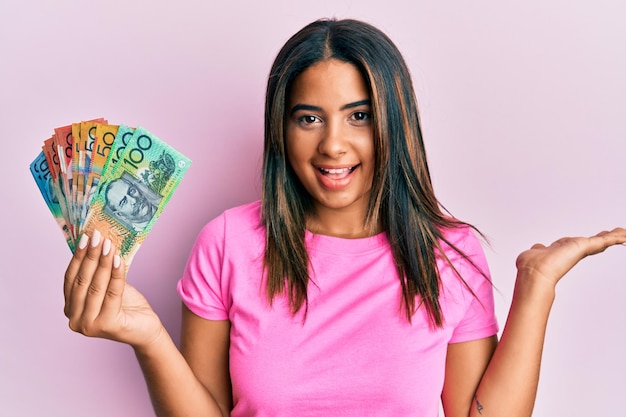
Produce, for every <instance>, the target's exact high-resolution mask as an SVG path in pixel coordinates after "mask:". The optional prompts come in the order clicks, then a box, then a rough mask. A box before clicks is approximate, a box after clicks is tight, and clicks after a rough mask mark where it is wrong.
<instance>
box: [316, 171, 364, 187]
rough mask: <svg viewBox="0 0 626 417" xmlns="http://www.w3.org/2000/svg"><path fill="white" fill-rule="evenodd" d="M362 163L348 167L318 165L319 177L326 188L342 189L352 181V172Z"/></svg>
mask: <svg viewBox="0 0 626 417" xmlns="http://www.w3.org/2000/svg"><path fill="white" fill-rule="evenodd" d="M359 166H360V165H352V166H346V167H333V168H331V167H319V166H318V167H316V168H317V172H318V179H319V180H320V182H321V184H322V186H324V188H327V189H330V190H340V189H342V188H345V187H347V186H348V185H349V184H350V182H351V181H352V175H351V174H352V173H353V172H354V171H355V170H356V169H357V168H358V167H359Z"/></svg>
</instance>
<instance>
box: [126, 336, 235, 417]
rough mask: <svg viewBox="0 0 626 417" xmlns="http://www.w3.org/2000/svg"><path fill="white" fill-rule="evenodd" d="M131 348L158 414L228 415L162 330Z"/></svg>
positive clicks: (178, 416) (172, 416)
mask: <svg viewBox="0 0 626 417" xmlns="http://www.w3.org/2000/svg"><path fill="white" fill-rule="evenodd" d="M134 350H135V355H136V356H137V360H138V361H139V365H140V366H141V369H142V371H143V374H144V377H145V380H146V383H147V385H148V391H149V392H150V398H151V399H152V404H153V406H154V410H155V412H156V414H157V415H158V416H159V417H183V416H185V417H187V416H214V417H223V416H228V413H229V411H228V410H222V409H220V406H219V405H218V403H217V401H216V400H215V399H214V398H213V396H212V395H211V393H210V392H209V391H208V390H207V389H206V388H205V387H204V386H203V385H202V383H201V382H200V381H199V380H198V378H196V376H195V375H194V373H193V371H192V370H191V368H190V367H189V365H188V363H187V361H186V360H185V358H184V357H183V355H182V354H181V353H180V351H179V350H178V348H177V347H176V345H175V344H174V342H173V341H172V339H171V337H170V336H169V334H168V333H167V332H166V331H165V330H163V332H162V333H161V336H160V337H159V338H158V339H157V340H155V341H154V342H153V343H151V344H150V346H148V347H143V348H135V349H134Z"/></svg>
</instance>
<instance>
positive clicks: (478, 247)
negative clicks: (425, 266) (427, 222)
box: [436, 224, 491, 288]
mask: <svg viewBox="0 0 626 417" xmlns="http://www.w3.org/2000/svg"><path fill="white" fill-rule="evenodd" d="M439 243H440V245H441V246H440V247H441V249H440V250H436V252H437V263H438V267H439V269H440V272H441V273H442V278H443V276H445V275H450V276H456V275H457V273H458V274H460V275H461V277H462V278H463V280H464V281H465V282H466V284H468V285H470V287H473V288H475V287H476V286H481V285H482V284H483V283H485V282H487V283H489V282H490V279H491V278H490V273H489V266H488V264H487V259H486V256H485V251H484V249H483V245H482V241H481V239H480V238H479V234H478V232H477V231H476V230H474V229H473V228H472V227H471V226H468V225H464V224H459V226H458V227H454V228H447V229H445V230H442V237H441V240H440V242H439ZM442 252H443V253H442ZM451 266H453V267H454V270H456V272H454V270H453V269H451V268H450V267H451ZM447 272H448V273H449V272H453V273H452V274H446V273H447Z"/></svg>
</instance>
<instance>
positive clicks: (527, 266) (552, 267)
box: [516, 227, 626, 286]
mask: <svg viewBox="0 0 626 417" xmlns="http://www.w3.org/2000/svg"><path fill="white" fill-rule="evenodd" d="M624 243H626V229H623V228H619V227H618V228H616V229H613V230H611V231H610V232H606V231H604V232H600V233H598V234H597V235H595V236H591V237H564V238H561V239H559V240H557V241H555V242H554V243H552V244H551V245H550V246H545V245H542V244H540V243H537V244H535V245H533V247H532V248H530V249H528V250H526V251H524V252H522V253H521V254H520V255H519V256H518V257H517V261H516V266H517V270H518V277H519V276H520V275H523V276H527V277H532V278H536V279H539V280H541V281H542V282H544V283H546V284H550V285H552V286H555V285H556V284H557V283H558V282H559V280H560V279H561V278H562V277H563V276H564V275H565V274H566V273H567V272H568V271H569V270H570V269H572V268H573V267H574V265H576V264H577V263H578V262H579V261H580V260H582V259H583V258H585V257H587V256H590V255H595V254H597V253H600V252H603V251H604V250H605V249H606V248H608V247H610V246H613V245H619V244H624ZM544 280H545V281H544Z"/></svg>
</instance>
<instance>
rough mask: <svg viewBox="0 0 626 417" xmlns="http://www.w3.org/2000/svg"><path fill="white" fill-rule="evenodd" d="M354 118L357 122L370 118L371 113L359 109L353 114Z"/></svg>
mask: <svg viewBox="0 0 626 417" xmlns="http://www.w3.org/2000/svg"><path fill="white" fill-rule="evenodd" d="M352 119H354V120H355V121H357V122H362V121H365V120H369V119H370V114H369V113H367V112H364V111H357V112H354V113H353V114H352Z"/></svg>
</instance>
